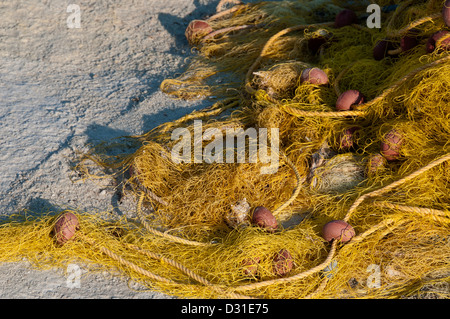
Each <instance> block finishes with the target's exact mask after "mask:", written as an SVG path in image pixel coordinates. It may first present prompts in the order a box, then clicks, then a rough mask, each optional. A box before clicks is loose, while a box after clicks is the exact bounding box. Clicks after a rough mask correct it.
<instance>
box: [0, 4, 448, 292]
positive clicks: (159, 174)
mask: <svg viewBox="0 0 450 319" xmlns="http://www.w3.org/2000/svg"><path fill="white" fill-rule="evenodd" d="M377 3H378V4H379V5H380V6H388V5H390V6H392V5H394V8H395V5H398V6H397V7H396V10H387V9H386V10H383V13H382V22H383V24H382V28H381V29H376V28H375V29H370V28H367V27H366V26H365V23H361V24H353V25H348V26H345V27H342V28H335V27H334V26H333V21H334V18H335V16H336V15H337V13H339V12H340V11H341V10H342V9H343V8H351V9H352V10H355V11H356V12H357V14H358V15H359V16H361V15H364V13H365V9H366V6H367V4H364V5H362V4H360V2H354V3H348V2H347V1H325V0H323V1H281V2H273V3H272V2H260V3H256V4H246V5H241V4H239V5H237V6H234V7H232V8H231V9H228V10H225V11H222V12H220V13H218V14H217V15H214V16H212V17H210V18H209V19H208V20H206V21H207V22H208V23H209V24H210V26H211V27H212V29H213V30H214V32H215V33H214V34H213V35H211V34H210V36H206V37H203V38H201V39H196V41H197V42H196V44H195V46H196V48H197V53H196V54H195V55H194V56H193V58H192V61H191V62H190V64H189V65H188V66H187V69H186V72H185V73H183V74H182V75H181V76H180V77H178V78H175V79H167V80H165V81H164V82H163V83H162V84H161V90H162V91H164V92H165V93H167V94H170V95H172V96H174V97H176V98H184V99H186V98H189V99H191V98H205V97H207V98H211V99H214V98H216V99H218V101H216V102H215V103H212V106H211V107H209V108H207V109H204V110H200V111H195V112H193V113H192V114H189V115H187V116H185V117H183V118H180V119H178V120H176V121H174V122H170V123H165V124H163V125H160V126H159V127H157V128H155V129H153V130H152V131H150V132H148V133H146V134H144V135H142V136H137V137H129V138H128V141H127V142H126V143H131V144H133V145H135V146H136V148H137V150H136V151H135V152H133V153H131V154H125V155H120V156H119V155H114V156H111V155H108V154H109V152H110V151H111V150H115V149H117V145H118V144H120V143H119V142H118V143H109V144H106V145H98V146H96V147H93V148H92V151H91V152H90V153H89V154H85V155H84V156H82V157H81V158H80V161H79V163H78V165H77V166H76V167H75V169H76V170H77V171H78V172H81V173H82V174H83V175H84V177H85V178H97V177H100V176H99V175H98V174H95V173H93V171H95V168H97V167H99V166H100V167H102V168H104V169H105V171H104V172H105V174H104V175H103V176H101V177H102V178H114V179H118V180H120V181H121V184H120V187H123V189H124V190H125V192H126V194H127V196H132V197H133V198H135V200H136V205H137V206H136V207H137V208H136V209H137V218H135V219H130V218H124V217H121V218H114V217H113V216H112V215H111V214H106V215H101V214H88V213H82V212H72V213H74V214H75V215H76V216H77V217H78V219H79V229H78V230H77V232H76V235H75V236H74V237H73V238H72V240H70V241H68V242H67V243H65V244H64V245H62V246H58V245H57V244H56V243H55V238H54V234H53V229H54V224H55V220H56V216H55V213H54V212H51V213H49V214H47V215H43V216H39V217H36V216H34V215H33V214H30V213H29V212H28V213H27V212H26V213H24V214H19V215H14V216H11V217H10V218H9V219H8V220H7V221H4V222H3V223H2V224H1V226H0V242H1V245H0V260H1V261H18V260H22V259H23V258H26V259H27V260H29V261H30V262H31V263H32V264H33V265H35V266H36V267H42V268H45V267H54V266H57V267H64V266H65V265H67V264H68V263H72V262H74V261H78V262H84V263H87V264H89V265H90V267H92V269H97V268H100V269H107V270H110V271H115V272H117V271H119V273H120V274H122V275H123V276H125V277H126V278H131V279H132V280H134V281H136V282H139V283H141V284H142V285H144V286H146V287H148V288H149V289H152V290H157V291H161V292H164V293H167V294H171V295H175V296H178V297H194V298H228V297H234V298H408V297H424V296H425V297H426V296H430V295H432V296H433V297H438V298H448V297H449V294H450V290H449V277H448V274H449V262H450V260H449V258H450V237H449V228H448V227H449V221H450V219H449V217H450V215H449V203H450V192H449V181H450V166H449V165H450V164H449V159H450V156H449V154H450V145H449V140H450V139H449V137H450V122H449V118H448V117H449V115H448V114H450V106H449V105H450V103H449V102H450V93H449V92H450V90H449V89H450V63H449V55H448V52H447V51H445V50H440V49H439V48H438V49H436V50H434V51H433V52H431V53H427V52H426V50H425V44H426V42H427V39H428V37H429V36H430V35H431V34H433V33H435V32H437V31H439V30H446V29H448V27H447V26H446V25H445V24H444V21H443V19H442V17H441V15H440V12H441V10H442V7H443V4H444V1H441V0H439V1H437V0H434V1H420V2H417V1H415V2H414V3H413V2H411V1H410V2H404V1H378V2H377ZM418 21H419V22H418ZM330 22H331V23H330ZM243 26H244V27H243ZM411 30H414V32H415V33H414V34H415V36H416V38H417V41H418V45H417V46H416V47H414V48H412V49H410V50H408V51H406V52H399V51H398V50H397V52H395V53H394V52H391V53H392V54H387V55H386V57H384V58H383V59H381V60H375V59H374V58H373V49H374V47H375V45H376V44H377V43H378V42H379V41H381V40H383V39H389V41H391V42H392V43H393V46H394V47H393V49H392V50H395V49H397V48H398V47H400V39H401V37H403V36H405V35H406V34H409V32H411ZM314 38H322V39H325V40H324V41H323V43H322V44H321V45H320V46H319V47H318V48H317V51H315V52H312V44H311V43H313V42H311V39H314ZM308 67H317V68H320V69H322V70H323V71H324V72H325V73H326V74H327V76H328V84H326V85H314V84H308V83H301V81H300V75H301V73H302V71H303V70H304V69H305V68H308ZM218 79H220V81H218ZM347 90H358V91H360V92H361V93H362V94H363V95H364V97H365V102H364V103H363V104H360V105H354V106H352V108H351V109H350V110H348V112H341V111H337V110H336V108H335V104H336V100H337V98H338V96H339V95H340V94H341V93H342V92H345V91H347ZM195 120H202V126H201V128H200V133H202V134H204V133H206V132H214V133H215V134H216V135H215V138H216V139H215V141H217V142H220V143H219V144H217V145H225V147H224V148H223V149H215V153H214V152H212V153H214V154H215V155H223V156H224V157H225V156H226V155H227V154H228V155H229V154H231V155H232V156H233V158H235V159H236V158H237V156H238V154H237V153H238V147H237V146H236V145H235V144H229V145H227V144H226V143H225V133H226V132H227V130H237V129H242V130H246V129H249V128H258V129H260V128H267V129H269V130H268V132H271V131H270V129H271V128H276V129H278V134H279V150H280V152H279V154H278V155H279V157H278V159H279V167H278V170H277V171H276V172H275V173H273V174H262V173H261V172H262V171H261V169H262V168H264V167H265V166H267V163H261V162H256V163H251V162H249V157H248V156H249V151H248V150H249V147H250V144H249V142H248V140H247V144H244V145H246V146H247V148H245V149H246V152H247V154H246V156H247V157H246V158H247V161H245V162H244V163H238V162H237V161H235V162H234V163H215V162H214V163H207V162H204V161H203V162H199V163H195V162H194V159H195V156H196V154H195V152H193V151H192V150H194V149H196V147H200V148H199V149H200V150H201V151H204V150H206V149H207V148H208V147H211V144H210V143H211V140H208V139H202V140H201V144H200V146H198V145H195V141H191V140H189V142H188V143H187V144H185V145H186V146H189V147H190V150H191V152H190V153H189V154H188V158H186V159H189V161H190V162H189V161H187V163H186V162H181V163H178V162H175V161H174V160H173V156H172V153H171V150H173V149H174V148H175V147H177V145H179V144H178V143H179V140H177V139H175V140H174V139H173V136H172V133H173V132H174V130H175V129H184V131H183V132H188V133H187V134H188V136H194V135H195V133H196V129H198V126H196V122H195ZM197 123H198V122H197ZM355 127H356V128H357V130H356V132H357V134H354V135H352V136H351V137H350V138H351V141H352V145H351V146H350V147H348V145H347V146H343V144H342V134H343V133H344V132H346V131H347V130H348V129H352V128H355ZM393 130H395V132H398V133H399V134H400V140H401V143H400V144H396V145H394V146H392V145H391V148H395V149H396V151H397V154H396V160H393V161H382V160H381V161H380V160H379V162H380V163H381V165H378V162H375V159H376V158H377V156H378V159H380V158H381V159H383V157H382V156H380V144H381V143H382V142H383V141H385V138H386V134H387V133H389V132H392V131H393ZM353 131H355V130H353ZM269 135H270V134H269ZM244 141H245V140H244ZM347 142H348V140H347ZM387 142H392V141H387ZM397 142H398V141H397ZM397 142H395V143H397ZM122 143H123V141H122ZM122 145H123V144H122ZM257 146H261V141H259V144H258V145H257ZM374 163H375V164H376V165H375V164H374ZM245 204H246V205H245ZM257 206H264V207H266V208H268V209H269V210H271V211H272V212H273V214H274V216H275V218H276V219H277V221H278V224H279V227H278V229H277V230H276V231H275V232H269V231H266V230H264V229H262V228H260V227H258V226H256V225H254V224H252V223H251V214H252V211H253V209H254V208H255V207H257ZM331 220H345V221H346V222H348V223H349V224H350V225H352V226H353V228H354V230H355V232H356V236H355V237H354V238H352V240H350V241H349V242H346V243H344V242H341V241H338V240H334V241H332V242H331V243H330V242H327V241H325V240H324V239H323V237H322V233H321V231H322V227H323V226H324V225H325V224H326V223H327V222H329V221H331ZM230 221H233V223H231V222H230ZM283 250H285V251H287V252H289V255H290V257H289V258H287V260H284V264H283V267H282V268H283V269H287V271H286V273H283V274H281V275H280V274H278V273H277V269H279V268H277V267H278V266H277V264H276V262H277V258H276V256H278V255H279V254H280V252H282V251H283ZM285 259H286V258H285Z"/></svg>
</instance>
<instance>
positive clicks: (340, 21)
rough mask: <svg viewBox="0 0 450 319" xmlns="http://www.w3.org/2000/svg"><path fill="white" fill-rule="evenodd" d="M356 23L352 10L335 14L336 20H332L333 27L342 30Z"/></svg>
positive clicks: (356, 18)
mask: <svg viewBox="0 0 450 319" xmlns="http://www.w3.org/2000/svg"><path fill="white" fill-rule="evenodd" d="M357 22H358V17H357V16H356V13H355V12H354V11H353V10H350V9H344V10H342V11H341V12H339V13H338V14H337V16H336V19H335V20H334V27H335V28H342V27H345V26H347V25H352V24H354V23H357Z"/></svg>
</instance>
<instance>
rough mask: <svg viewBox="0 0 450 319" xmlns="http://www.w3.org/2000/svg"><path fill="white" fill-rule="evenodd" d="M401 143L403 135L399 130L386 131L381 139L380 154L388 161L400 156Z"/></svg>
mask: <svg viewBox="0 0 450 319" xmlns="http://www.w3.org/2000/svg"><path fill="white" fill-rule="evenodd" d="M402 144H403V137H402V135H401V134H400V132H398V131H396V130H390V131H389V132H387V133H386V134H385V135H384V137H383V140H382V141H381V145H380V150H381V154H382V155H383V156H384V158H386V159H387V160H388V161H394V160H397V159H398V158H399V157H400V148H401V146H402Z"/></svg>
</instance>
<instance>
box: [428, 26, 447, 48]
mask: <svg viewBox="0 0 450 319" xmlns="http://www.w3.org/2000/svg"><path fill="white" fill-rule="evenodd" d="M437 47H439V52H441V51H447V50H450V32H448V31H446V30H441V31H438V32H436V33H434V34H433V35H432V36H431V37H429V38H428V41H427V44H426V50H427V52H428V53H431V52H433V51H434V50H435V49H436V48H437Z"/></svg>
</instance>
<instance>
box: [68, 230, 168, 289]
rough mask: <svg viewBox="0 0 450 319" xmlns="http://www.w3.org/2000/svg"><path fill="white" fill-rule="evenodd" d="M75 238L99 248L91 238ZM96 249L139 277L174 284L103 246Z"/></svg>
mask: <svg viewBox="0 0 450 319" xmlns="http://www.w3.org/2000/svg"><path fill="white" fill-rule="evenodd" d="M77 236H78V237H80V238H81V239H83V240H85V241H86V242H88V243H89V244H91V245H92V246H99V244H98V243H97V242H96V241H94V240H93V239H91V238H88V237H86V236H84V235H81V234H77ZM98 249H99V250H100V251H101V252H102V253H104V254H105V255H107V256H108V257H110V258H112V259H114V260H115V261H117V262H119V263H120V264H121V265H124V266H126V267H128V268H130V269H132V270H134V271H136V272H138V273H140V274H141V275H144V276H146V277H148V278H150V279H153V280H157V281H160V282H164V283H170V284H174V283H175V282H174V281H172V280H170V279H167V278H164V277H161V276H159V275H156V274H154V273H152V272H150V271H148V270H145V269H143V268H141V267H139V266H138V265H136V264H134V263H132V262H130V261H128V260H126V259H125V258H123V257H122V256H119V255H118V254H116V253H114V252H112V251H111V250H109V249H108V248H106V247H104V246H100V247H98Z"/></svg>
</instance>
